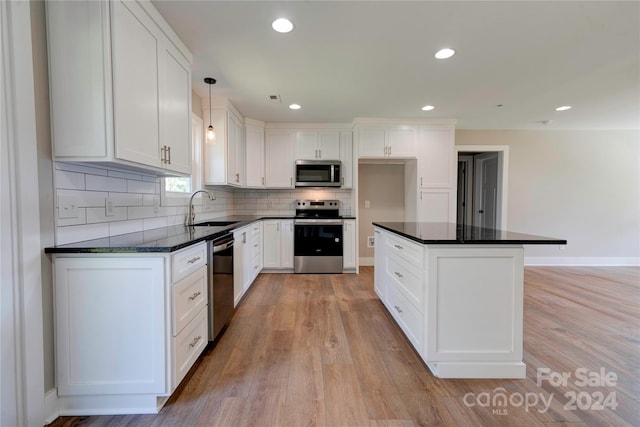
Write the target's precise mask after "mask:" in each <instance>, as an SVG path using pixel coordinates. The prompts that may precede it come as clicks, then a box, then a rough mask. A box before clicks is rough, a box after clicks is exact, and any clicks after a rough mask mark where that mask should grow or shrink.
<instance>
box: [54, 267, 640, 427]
mask: <svg viewBox="0 0 640 427" xmlns="http://www.w3.org/2000/svg"><path fill="white" fill-rule="evenodd" d="M524 361H525V363H526V364H527V378H526V379H522V380H442V379H438V378H435V377H434V376H433V375H431V373H430V372H429V371H428V369H427V368H426V366H425V365H424V363H423V362H422V360H421V359H420V358H419V356H417V354H416V353H415V352H414V351H413V349H412V348H411V347H410V345H409V343H408V341H407V340H406V338H405V337H404V335H403V334H402V332H401V331H400V330H399V328H398V327H397V326H396V325H395V324H394V323H393V321H392V320H391V317H390V316H389V314H388V313H387V312H386V310H385V309H384V307H383V306H382V304H381V303H380V301H379V300H378V299H377V297H376V296H375V294H374V292H373V269H372V268H371V267H364V268H361V274H359V275H348V274H345V275H293V274H261V275H259V276H258V279H257V280H256V282H255V283H254V285H253V287H252V288H251V290H250V291H249V292H248V293H247V295H246V297H245V299H244V301H243V302H242V303H241V305H240V306H239V308H238V311H237V313H236V315H235V317H234V319H233V321H232V323H231V325H230V326H229V328H228V329H227V331H226V333H225V334H224V336H223V337H222V339H221V340H220V341H219V343H218V345H217V346H215V347H214V348H208V349H207V350H205V353H204V355H203V357H202V358H201V359H200V361H199V362H198V363H197V364H196V366H195V367H194V368H193V369H192V371H191V373H190V375H189V376H188V377H187V378H186V379H185V382H184V383H183V385H182V386H181V387H180V388H179V389H178V390H177V391H176V393H175V394H174V396H173V397H172V398H171V400H170V401H169V402H168V403H167V405H166V406H165V407H164V408H163V409H162V411H161V412H160V413H159V414H158V415H128V416H99V417H98V416H95V417H60V418H58V419H57V420H56V421H55V422H54V423H53V424H52V426H54V427H63V426H80V425H82V426H110V427H111V426H114V427H115V426H153V427H155V426H225V427H226V426H265V427H271V426H319V427H322V426H330V427H333V426H369V427H409V426H439V425H442V426H575V427H577V426H626V425H629V426H638V425H640V269H638V268H634V267H562V268H560V267H557V268H551V267H535V268H534V267H527V268H526V269H525V306H524ZM538 368H548V369H549V372H550V373H570V374H571V378H569V379H568V381H567V384H566V385H565V384H552V383H551V382H550V381H542V383H541V384H540V385H538V384H537V383H536V381H537V369H538ZM579 368H584V369H586V370H588V371H589V372H599V371H600V370H601V369H603V370H604V371H605V373H615V375H616V376H617V379H616V380H615V385H612V386H587V385H580V383H577V381H578V379H577V378H576V376H575V375H576V369H579ZM500 392H502V393H503V394H504V396H506V397H507V399H508V401H507V404H506V406H501V405H500V402H499V401H495V402H493V399H494V398H495V397H496V396H498V395H499V394H500ZM599 393H601V394H602V397H606V396H609V395H610V394H611V396H615V399H616V402H617V407H616V408H615V410H613V409H611V407H610V406H611V405H603V406H604V407H602V408H601V409H596V408H598V406H596V407H593V406H592V405H594V404H595V403H597V402H598V401H600V402H602V403H605V404H606V402H605V401H604V400H603V399H600V394H599ZM565 394H566V395H565ZM572 394H575V396H576V397H579V398H578V399H577V401H576V402H573V403H575V404H576V409H575V410H573V409H570V408H569V407H566V405H567V404H568V403H571V402H570V400H569V398H570V397H571V395H572ZM465 396H466V397H465ZM486 398H489V399H490V402H489V403H488V404H485V403H486V400H485V399H486ZM534 398H535V399H537V400H536V401H535V402H537V403H536V404H535V405H534V404H533V403H535V402H534ZM542 398H543V399H545V402H550V404H549V405H548V407H547V406H546V404H545V403H543V402H542V400H540V399H542ZM527 399H528V401H529V402H530V405H529V407H528V408H526V405H525V402H526V401H527ZM491 402H493V403H496V405H494V406H492V404H491ZM609 403H612V401H609ZM471 405H474V406H471ZM580 407H582V408H583V409H580ZM584 408H589V409H584Z"/></svg>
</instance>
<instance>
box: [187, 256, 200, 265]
mask: <svg viewBox="0 0 640 427" xmlns="http://www.w3.org/2000/svg"><path fill="white" fill-rule="evenodd" d="M199 259H200V257H199V256H197V257H193V258H191V259H190V260H189V261H187V263H189V264H193V263H194V262H196V261H198V260H199Z"/></svg>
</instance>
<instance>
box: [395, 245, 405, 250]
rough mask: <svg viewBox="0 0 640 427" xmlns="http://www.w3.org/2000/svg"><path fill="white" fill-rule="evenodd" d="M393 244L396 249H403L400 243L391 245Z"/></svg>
mask: <svg viewBox="0 0 640 427" xmlns="http://www.w3.org/2000/svg"><path fill="white" fill-rule="evenodd" d="M393 246H395V247H396V248H398V249H400V250H403V249H404V248H403V247H402V246H400V245H393Z"/></svg>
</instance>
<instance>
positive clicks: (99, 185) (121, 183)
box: [85, 175, 127, 193]
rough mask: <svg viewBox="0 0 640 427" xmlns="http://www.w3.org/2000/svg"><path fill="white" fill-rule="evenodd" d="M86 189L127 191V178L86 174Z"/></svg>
mask: <svg viewBox="0 0 640 427" xmlns="http://www.w3.org/2000/svg"><path fill="white" fill-rule="evenodd" d="M85 182H86V189H87V190H93V191H109V192H117V193H126V192H127V180H126V179H122V178H112V177H108V176H99V175H86V178H85Z"/></svg>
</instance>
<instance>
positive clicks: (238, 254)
mask: <svg viewBox="0 0 640 427" xmlns="http://www.w3.org/2000/svg"><path fill="white" fill-rule="evenodd" d="M233 238H234V244H233V300H234V306H237V305H238V303H239V302H240V300H241V299H242V297H243V296H244V294H245V293H246V292H247V291H248V290H249V288H250V287H251V285H252V284H253V281H254V280H255V279H256V277H257V276H258V274H259V273H260V271H261V270H262V221H256V222H253V223H252V224H250V225H247V226H246V227H242V228H239V229H237V230H235V231H234V232H233Z"/></svg>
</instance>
